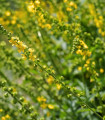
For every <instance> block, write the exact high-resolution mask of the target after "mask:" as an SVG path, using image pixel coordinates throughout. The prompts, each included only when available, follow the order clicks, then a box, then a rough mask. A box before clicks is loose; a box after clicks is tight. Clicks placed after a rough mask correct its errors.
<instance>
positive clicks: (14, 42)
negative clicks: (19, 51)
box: [9, 37, 18, 46]
mask: <svg viewBox="0 0 105 120" xmlns="http://www.w3.org/2000/svg"><path fill="white" fill-rule="evenodd" d="M17 39H18V37H11V40H9V42H10V43H11V44H12V46H14V45H17Z"/></svg>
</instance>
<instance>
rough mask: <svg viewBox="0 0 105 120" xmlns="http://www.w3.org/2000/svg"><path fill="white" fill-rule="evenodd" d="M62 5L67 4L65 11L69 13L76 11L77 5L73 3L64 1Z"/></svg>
mask: <svg viewBox="0 0 105 120" xmlns="http://www.w3.org/2000/svg"><path fill="white" fill-rule="evenodd" d="M64 3H66V4H67V8H66V10H67V11H69V12H71V11H73V9H77V4H76V3H74V2H73V1H70V2H68V1H67V0H64Z"/></svg>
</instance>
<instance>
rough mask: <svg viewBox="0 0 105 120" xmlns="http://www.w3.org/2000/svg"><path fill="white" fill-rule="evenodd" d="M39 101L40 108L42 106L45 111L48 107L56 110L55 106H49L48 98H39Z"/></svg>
mask: <svg viewBox="0 0 105 120" xmlns="http://www.w3.org/2000/svg"><path fill="white" fill-rule="evenodd" d="M37 101H38V102H39V103H40V106H41V108H43V109H46V108H47V107H48V108H49V109H54V105H52V104H47V103H46V98H44V97H43V96H39V97H37Z"/></svg>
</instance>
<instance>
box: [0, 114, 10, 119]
mask: <svg viewBox="0 0 105 120" xmlns="http://www.w3.org/2000/svg"><path fill="white" fill-rule="evenodd" d="M8 119H10V116H9V115H8V114H7V115H5V116H2V117H1V120H8Z"/></svg>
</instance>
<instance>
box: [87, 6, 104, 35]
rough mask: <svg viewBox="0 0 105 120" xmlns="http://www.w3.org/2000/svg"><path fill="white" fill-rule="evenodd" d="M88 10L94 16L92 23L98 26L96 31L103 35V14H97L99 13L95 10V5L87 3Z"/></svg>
mask: <svg viewBox="0 0 105 120" xmlns="http://www.w3.org/2000/svg"><path fill="white" fill-rule="evenodd" d="M89 10H90V14H91V15H92V16H93V18H94V23H95V25H96V27H97V28H98V32H99V33H100V34H101V35H102V36H103V37H104V36H105V31H103V24H104V18H103V16H101V15H99V13H97V12H96V9H95V6H94V5H93V4H89Z"/></svg>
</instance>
